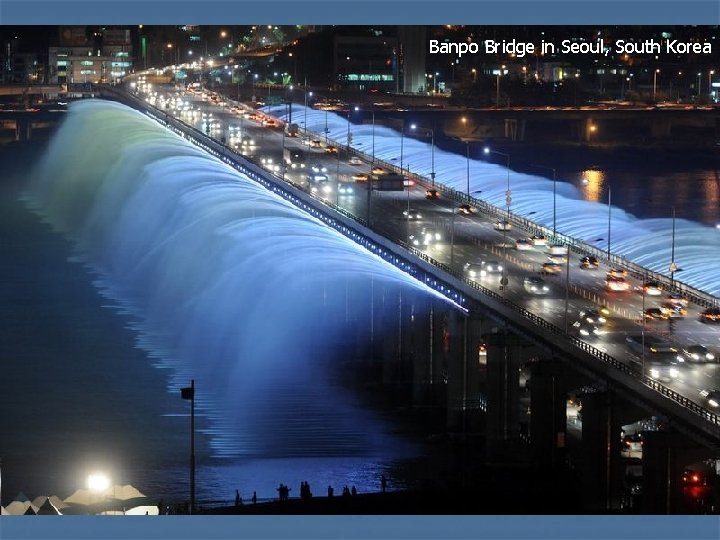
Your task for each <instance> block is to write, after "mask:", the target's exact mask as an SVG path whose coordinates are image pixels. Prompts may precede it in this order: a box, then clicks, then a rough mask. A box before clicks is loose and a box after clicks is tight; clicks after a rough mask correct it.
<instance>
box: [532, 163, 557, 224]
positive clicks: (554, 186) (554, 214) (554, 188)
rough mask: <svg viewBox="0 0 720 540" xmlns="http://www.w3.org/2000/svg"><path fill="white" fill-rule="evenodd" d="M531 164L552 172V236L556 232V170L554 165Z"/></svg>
mask: <svg viewBox="0 0 720 540" xmlns="http://www.w3.org/2000/svg"><path fill="white" fill-rule="evenodd" d="M533 166H534V167H540V168H541V169H547V170H549V171H552V173H553V237H555V235H556V234H557V170H556V169H555V168H554V167H548V166H546V165H538V164H537V163H534V164H533Z"/></svg>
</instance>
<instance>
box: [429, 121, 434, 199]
mask: <svg viewBox="0 0 720 540" xmlns="http://www.w3.org/2000/svg"><path fill="white" fill-rule="evenodd" d="M430 181H431V182H432V187H435V130H434V129H430Z"/></svg>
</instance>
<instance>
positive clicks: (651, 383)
mask: <svg viewBox="0 0 720 540" xmlns="http://www.w3.org/2000/svg"><path fill="white" fill-rule="evenodd" d="M110 93H114V94H115V95H116V97H118V98H120V99H125V100H126V99H127V98H128V97H131V98H132V99H133V100H136V101H137V102H139V105H140V106H141V107H143V108H144V109H146V110H147V111H151V110H154V111H155V114H150V116H151V117H153V118H154V119H155V120H157V121H158V122H160V123H165V124H166V125H168V126H169V125H172V126H173V127H174V128H175V129H177V130H178V131H179V132H180V133H182V134H183V135H184V136H186V137H192V138H193V139H195V142H196V143H197V144H199V145H200V146H201V147H203V148H206V149H209V150H210V151H211V152H212V153H213V154H215V155H217V156H218V157H221V158H222V157H225V159H229V158H227V157H226V154H227V153H231V154H233V161H234V162H235V166H236V168H237V169H238V170H240V171H241V172H244V173H245V174H247V175H248V176H249V177H250V178H252V179H253V180H255V181H258V182H260V183H261V184H263V185H264V186H266V187H268V189H270V190H271V191H274V192H276V193H278V194H280V195H282V196H283V197H284V198H286V199H288V200H290V201H291V202H293V203H294V204H296V205H298V206H301V207H302V205H300V204H298V202H300V201H299V199H298V197H297V196H296V194H293V193H290V192H288V191H286V190H283V189H282V188H281V187H280V185H279V184H278V182H281V183H284V184H292V183H291V182H289V181H287V180H284V179H283V178H282V177H280V176H278V175H276V174H274V173H272V172H270V171H267V170H266V169H264V168H263V167H262V166H261V165H260V164H258V163H255V162H254V161H253V160H251V159H249V158H248V157H246V156H242V155H240V154H237V153H236V152H235V151H234V149H232V148H230V147H228V146H227V145H224V144H222V143H220V142H218V141H216V140H215V139H213V138H212V137H210V136H209V135H207V134H205V133H203V132H202V131H200V130H198V129H196V128H194V127H192V126H190V125H188V124H186V123H185V122H182V121H181V120H178V119H176V118H174V117H171V116H169V115H168V114H167V113H166V112H165V111H162V110H160V109H157V108H156V107H154V106H152V105H150V104H149V103H146V102H143V101H142V100H140V99H139V98H137V97H136V96H128V95H127V94H125V93H120V92H117V91H115V90H113V91H111V92H110ZM191 134H192V135H191ZM208 145H211V146H212V147H214V148H213V149H210V148H209V147H208ZM215 148H219V149H220V150H221V151H222V155H221V154H220V152H218V150H216V149H215ZM356 154H358V155H362V154H361V153H359V152H356ZM238 160H242V161H244V162H245V163H246V165H242V164H241V163H239V162H238ZM378 162H380V161H378ZM380 163H384V162H380ZM388 165H389V168H390V169H392V168H394V166H393V165H391V164H388ZM397 170H399V169H397ZM292 185H294V184H292ZM436 185H437V184H436ZM294 186H295V187H296V188H298V189H301V188H300V187H299V186H297V185H294ZM453 191H454V190H453ZM303 193H305V195H306V196H308V197H311V198H315V199H316V200H317V201H318V202H320V203H322V204H324V205H325V206H328V207H330V208H332V209H333V210H334V211H335V212H337V213H339V214H340V215H342V216H344V217H346V218H348V219H350V220H352V221H354V222H356V223H358V224H361V225H363V226H364V227H367V228H368V229H369V228H370V227H369V226H368V223H367V222H366V221H365V220H363V219H361V218H358V217H357V216H355V215H353V214H351V213H350V212H348V211H346V210H345V209H343V208H341V207H339V206H336V205H335V204H333V203H332V202H330V201H327V200H323V199H320V198H317V197H313V196H312V195H311V194H307V193H306V192H304V191H303ZM456 193H457V192H456ZM465 197H466V198H465V199H464V200H466V201H467V200H472V199H468V198H467V196H466V195H465ZM481 202H482V203H483V204H487V203H485V202H484V201H481ZM488 206H490V207H491V208H494V209H495V211H498V212H502V211H501V210H500V209H498V208H496V207H492V206H491V205H488ZM312 213H313V214H314V215H316V216H317V217H320V218H321V219H322V220H323V221H324V222H325V223H327V224H328V225H330V226H331V227H333V228H334V229H336V230H339V231H340V232H343V234H345V235H346V236H347V235H348V234H347V232H348V231H345V230H344V229H345V226H344V225H343V224H341V223H338V222H336V221H335V220H334V219H333V218H332V216H328V215H327V214H324V213H321V212H319V211H317V209H316V208H314V207H313V208H312ZM505 215H506V214H505ZM354 236H355V238H353V239H354V240H355V241H356V242H358V243H360V244H361V245H364V246H365V247H369V245H371V244H372V245H373V247H370V249H371V251H373V252H374V253H376V254H378V255H380V256H381V257H383V258H384V259H386V260H388V259H392V258H393V257H394V258H395V261H394V262H393V261H391V262H393V264H396V263H397V257H396V256H394V255H393V254H392V253H389V252H384V251H383V250H379V249H378V248H377V246H374V243H373V241H372V239H370V238H368V237H366V236H364V235H362V234H355V235H354ZM386 238H388V237H387V236H386ZM388 239H389V240H390V241H392V242H393V243H394V244H396V245H398V246H400V247H401V248H403V249H404V250H405V251H407V252H408V253H410V254H412V255H414V256H415V257H417V258H418V259H420V260H422V261H424V262H426V263H428V264H430V265H432V266H433V267H435V268H437V269H439V270H442V271H443V272H445V273H446V274H448V275H450V276H452V277H453V278H455V279H457V280H459V281H460V282H462V283H463V284H464V285H466V286H468V287H470V288H472V289H474V290H476V291H478V292H480V293H481V294H483V295H485V296H487V297H489V298H492V299H493V300H494V301H495V302H497V303H498V304H500V305H502V306H504V307H506V308H508V309H509V310H510V311H512V312H514V313H516V314H518V315H519V316H521V317H522V318H523V319H525V320H527V321H530V322H532V323H533V324H534V325H535V326H537V327H539V328H541V329H543V330H544V331H546V332H548V333H549V334H551V335H553V336H557V337H560V338H561V339H563V340H565V341H566V342H567V343H569V344H570V345H573V346H575V347H576V348H578V349H580V350H581V351H583V352H585V353H587V354H589V355H590V356H592V357H593V358H595V359H597V360H600V361H601V362H603V363H604V364H606V365H608V366H611V367H612V368H614V369H615V370H617V371H619V372H621V373H623V374H625V375H627V376H629V377H632V378H633V379H636V380H639V381H640V382H641V383H642V384H644V385H645V386H646V387H648V388H650V389H652V390H654V391H656V392H658V393H659V394H660V395H662V396H664V397H666V398H668V399H670V400H672V401H673V402H675V403H676V404H678V405H680V406H682V407H683V408H685V409H686V410H688V411H690V412H692V413H694V414H695V415H696V416H698V417H699V418H701V419H702V420H705V421H707V422H709V423H710V424H712V425H714V426H720V415H718V414H715V413H713V412H711V411H709V410H707V409H705V408H703V407H701V406H700V405H698V404H697V403H695V402H693V401H691V400H689V399H688V398H686V397H684V396H682V395H680V394H678V393H677V392H675V391H674V390H672V389H670V388H668V387H666V386H665V385H663V384H661V383H659V382H658V381H656V380H654V379H652V378H650V377H648V376H646V375H644V374H643V373H641V372H640V371H638V370H636V369H634V368H632V367H630V366H628V365H627V364H625V363H623V362H621V361H619V360H617V359H616V358H615V357H613V356H610V355H609V354H607V353H605V352H603V351H601V350H599V349H597V348H596V347H594V346H592V345H590V344H588V343H586V342H584V341H582V340H580V339H578V338H577V337H575V336H573V335H570V334H567V333H566V332H565V330H564V329H561V328H560V327H558V326H556V325H554V324H552V323H550V322H548V321H546V320H545V319H543V318H541V317H539V316H538V315H536V314H534V313H532V312H530V311H528V310H527V309H525V308H523V307H521V306H518V305H517V304H514V303H513V302H511V301H510V300H508V299H506V298H505V297H503V296H502V295H500V294H498V293H496V292H495V291H493V290H491V289H488V288H486V287H483V286H482V285H480V284H478V283H476V282H475V281H473V280H470V279H467V278H466V277H465V276H464V275H463V274H461V273H460V272H458V271H456V270H455V269H453V268H452V267H450V266H449V265H447V264H445V263H442V262H440V261H438V260H436V259H434V258H432V257H430V256H429V255H427V254H426V253H424V252H422V251H420V250H418V249H416V248H414V247H413V246H410V245H408V244H407V242H406V241H405V240H402V239H399V238H392V237H390V238H388ZM358 240H360V241H358ZM410 264H412V263H410ZM405 266H406V267H407V268H406V269H405V270H406V271H407V272H408V273H409V274H410V275H413V276H414V277H416V279H419V278H418V274H422V273H423V271H422V269H420V268H418V267H415V268H414V270H413V269H412V268H410V267H409V265H405ZM434 277H435V278H437V276H434ZM421 281H423V280H422V279H421ZM429 281H430V278H426V279H425V280H424V282H425V283H426V284H428V285H429ZM447 285H448V287H451V286H450V285H449V284H447ZM440 289H442V290H443V291H444V292H448V291H449V289H448V290H447V291H446V290H445V289H444V286H440ZM456 298H457V295H456ZM717 435H720V434H716V436H717Z"/></svg>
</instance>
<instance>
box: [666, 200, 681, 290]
mask: <svg viewBox="0 0 720 540" xmlns="http://www.w3.org/2000/svg"><path fill="white" fill-rule="evenodd" d="M668 270H669V271H670V287H671V288H672V287H674V286H675V272H677V271H679V270H680V268H678V265H677V263H676V262H675V206H672V243H671V247H670V267H669V268H668Z"/></svg>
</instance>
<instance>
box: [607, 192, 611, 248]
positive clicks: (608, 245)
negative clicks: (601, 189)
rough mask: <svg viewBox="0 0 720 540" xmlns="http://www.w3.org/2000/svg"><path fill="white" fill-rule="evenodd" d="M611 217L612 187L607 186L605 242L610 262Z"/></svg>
mask: <svg viewBox="0 0 720 540" xmlns="http://www.w3.org/2000/svg"><path fill="white" fill-rule="evenodd" d="M611 217H612V187H611V186H608V239H607V240H608V242H607V258H608V261H610V224H611Z"/></svg>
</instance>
